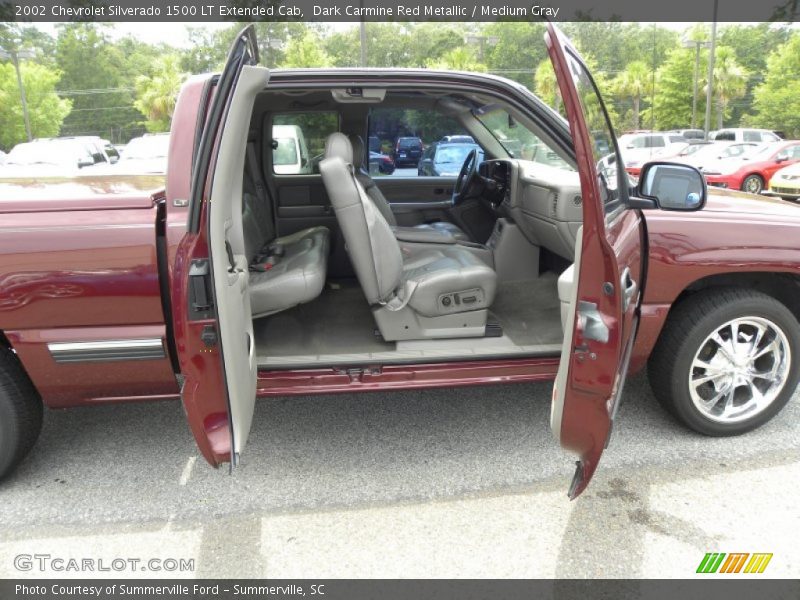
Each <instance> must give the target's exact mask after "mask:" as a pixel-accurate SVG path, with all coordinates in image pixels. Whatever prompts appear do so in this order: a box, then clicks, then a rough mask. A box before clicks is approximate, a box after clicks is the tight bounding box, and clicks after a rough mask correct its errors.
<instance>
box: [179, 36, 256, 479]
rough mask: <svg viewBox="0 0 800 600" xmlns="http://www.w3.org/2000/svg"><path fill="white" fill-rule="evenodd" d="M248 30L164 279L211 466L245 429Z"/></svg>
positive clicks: (231, 452) (241, 439)
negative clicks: (244, 177) (244, 226)
mask: <svg viewBox="0 0 800 600" xmlns="http://www.w3.org/2000/svg"><path fill="white" fill-rule="evenodd" d="M257 62H258V50H257V45H256V39H255V33H254V30H253V26H252V25H251V26H249V27H246V28H245V29H244V30H243V31H242V32H241V33H240V34H239V35H238V36H237V38H236V40H235V41H234V43H233V46H232V47H231V51H230V53H229V55H228V60H227V62H226V64H225V67H224V69H223V71H222V74H221V75H220V76H219V78H218V79H217V81H216V86H214V90H213V92H212V93H213V94H214V97H213V100H212V101H211V103H210V105H209V109H208V112H207V116H206V121H205V125H204V127H203V129H202V134H201V138H200V142H199V144H198V146H197V149H196V155H195V161H194V165H193V170H192V185H191V193H190V201H189V217H188V224H187V233H186V235H185V236H184V238H183V239H182V241H181V243H180V245H179V247H178V251H177V256H176V260H175V265H174V269H173V274H172V276H173V277H174V278H175V279H174V285H173V313H174V320H175V323H174V325H175V338H176V346H177V349H178V355H179V361H180V365H181V373H182V375H183V376H184V383H183V388H182V391H181V396H182V400H183V406H184V409H185V411H186V416H187V418H188V420H189V424H190V427H191V429H192V433H193V434H194V437H195V439H196V441H197V445H198V447H199V448H200V451H201V452H202V454H203V456H204V457H205V458H206V460H208V462H209V463H211V464H212V465H214V466H217V465H219V464H220V463H222V462H227V461H230V462H231V463H232V465H235V464H236V463H237V461H238V458H239V455H240V453H241V451H242V449H243V448H244V445H245V442H246V441H247V437H248V434H249V432H250V424H251V421H252V418H253V408H254V405H255V396H256V360H255V347H254V346H255V344H254V342H253V319H252V313H251V309H250V294H249V287H248V286H249V270H248V267H249V265H248V261H247V258H246V257H245V252H244V240H243V232H242V172H243V169H244V161H245V152H246V146H245V140H247V133H248V128H249V124H250V116H251V114H252V105H253V99H254V98H255V95H256V93H257V92H258V91H259V90H263V89H264V87H265V86H266V83H267V79H268V71H267V70H266V69H263V68H259V67H255V66H252V65H254V64H255V63H257Z"/></svg>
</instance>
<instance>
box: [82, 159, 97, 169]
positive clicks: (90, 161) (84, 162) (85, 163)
mask: <svg viewBox="0 0 800 600" xmlns="http://www.w3.org/2000/svg"><path fill="white" fill-rule="evenodd" d="M93 164H95V163H94V159H93V158H90V157H88V156H83V157H81V158H79V159H78V168H79V169H82V168H83V167H91V166H92V165H93Z"/></svg>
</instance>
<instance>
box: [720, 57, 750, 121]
mask: <svg viewBox="0 0 800 600" xmlns="http://www.w3.org/2000/svg"><path fill="white" fill-rule="evenodd" d="M712 91H713V94H714V98H715V99H716V102H717V107H716V108H717V129H722V126H723V123H724V119H725V116H726V114H727V112H728V104H729V103H730V101H731V100H735V99H736V98H741V97H742V96H744V94H745V92H746V91H747V70H746V69H744V67H742V66H741V65H740V64H739V63H738V62H736V55H735V53H734V51H733V50H732V49H731V48H728V47H726V46H721V47H719V48H717V51H716V54H715V59H714V88H713V90H712Z"/></svg>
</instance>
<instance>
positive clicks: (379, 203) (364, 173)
mask: <svg viewBox="0 0 800 600" xmlns="http://www.w3.org/2000/svg"><path fill="white" fill-rule="evenodd" d="M349 139H350V144H351V145H352V146H353V169H354V170H355V174H356V178H357V179H358V181H359V182H360V183H361V185H362V186H363V188H364V191H365V192H366V193H367V196H369V199H370V200H372V203H373V204H374V205H375V208H377V209H378V210H379V211H380V213H381V214H382V215H383V218H384V219H386V222H387V223H389V225H392V226H395V225H397V219H395V216H394V213H393V212H392V207H391V206H390V205H389V201H388V200H387V199H386V196H384V195H383V192H381V190H380V188H379V187H378V185H377V184H376V183H375V182H374V181H373V179H372V177H370V175H369V172H368V171H369V161H367V168H366V169H365V168H364V155H365V154H366V152H365V149H364V140H362V139H361V136H360V135H355V134H351V135H350V136H349Z"/></svg>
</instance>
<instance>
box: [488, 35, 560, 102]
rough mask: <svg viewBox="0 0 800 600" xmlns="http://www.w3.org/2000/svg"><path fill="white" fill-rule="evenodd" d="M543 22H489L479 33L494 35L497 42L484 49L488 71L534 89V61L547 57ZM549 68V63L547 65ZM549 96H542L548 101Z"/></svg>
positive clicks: (540, 60)
mask: <svg viewBox="0 0 800 600" xmlns="http://www.w3.org/2000/svg"><path fill="white" fill-rule="evenodd" d="M544 31H545V26H544V24H543V23H526V22H501V23H490V24H488V25H486V27H485V28H484V29H483V30H482V31H481V35H485V36H487V37H495V38H497V43H496V44H495V45H494V46H490V47H489V48H488V49H487V51H486V66H487V67H488V69H489V71H490V72H491V73H499V74H500V75H502V76H503V77H508V78H509V79H513V80H515V81H518V82H520V83H521V84H523V85H525V86H527V87H528V88H529V89H531V90H533V89H536V82H535V73H536V65H538V64H539V63H540V62H542V61H543V60H547V61H548V63H549V59H548V58H547V49H546V48H545V46H544V44H543V43H542V40H543V39H544ZM550 70H551V71H552V67H551V68H550ZM549 98H550V97H547V98H546V99H547V100H548V102H549Z"/></svg>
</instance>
